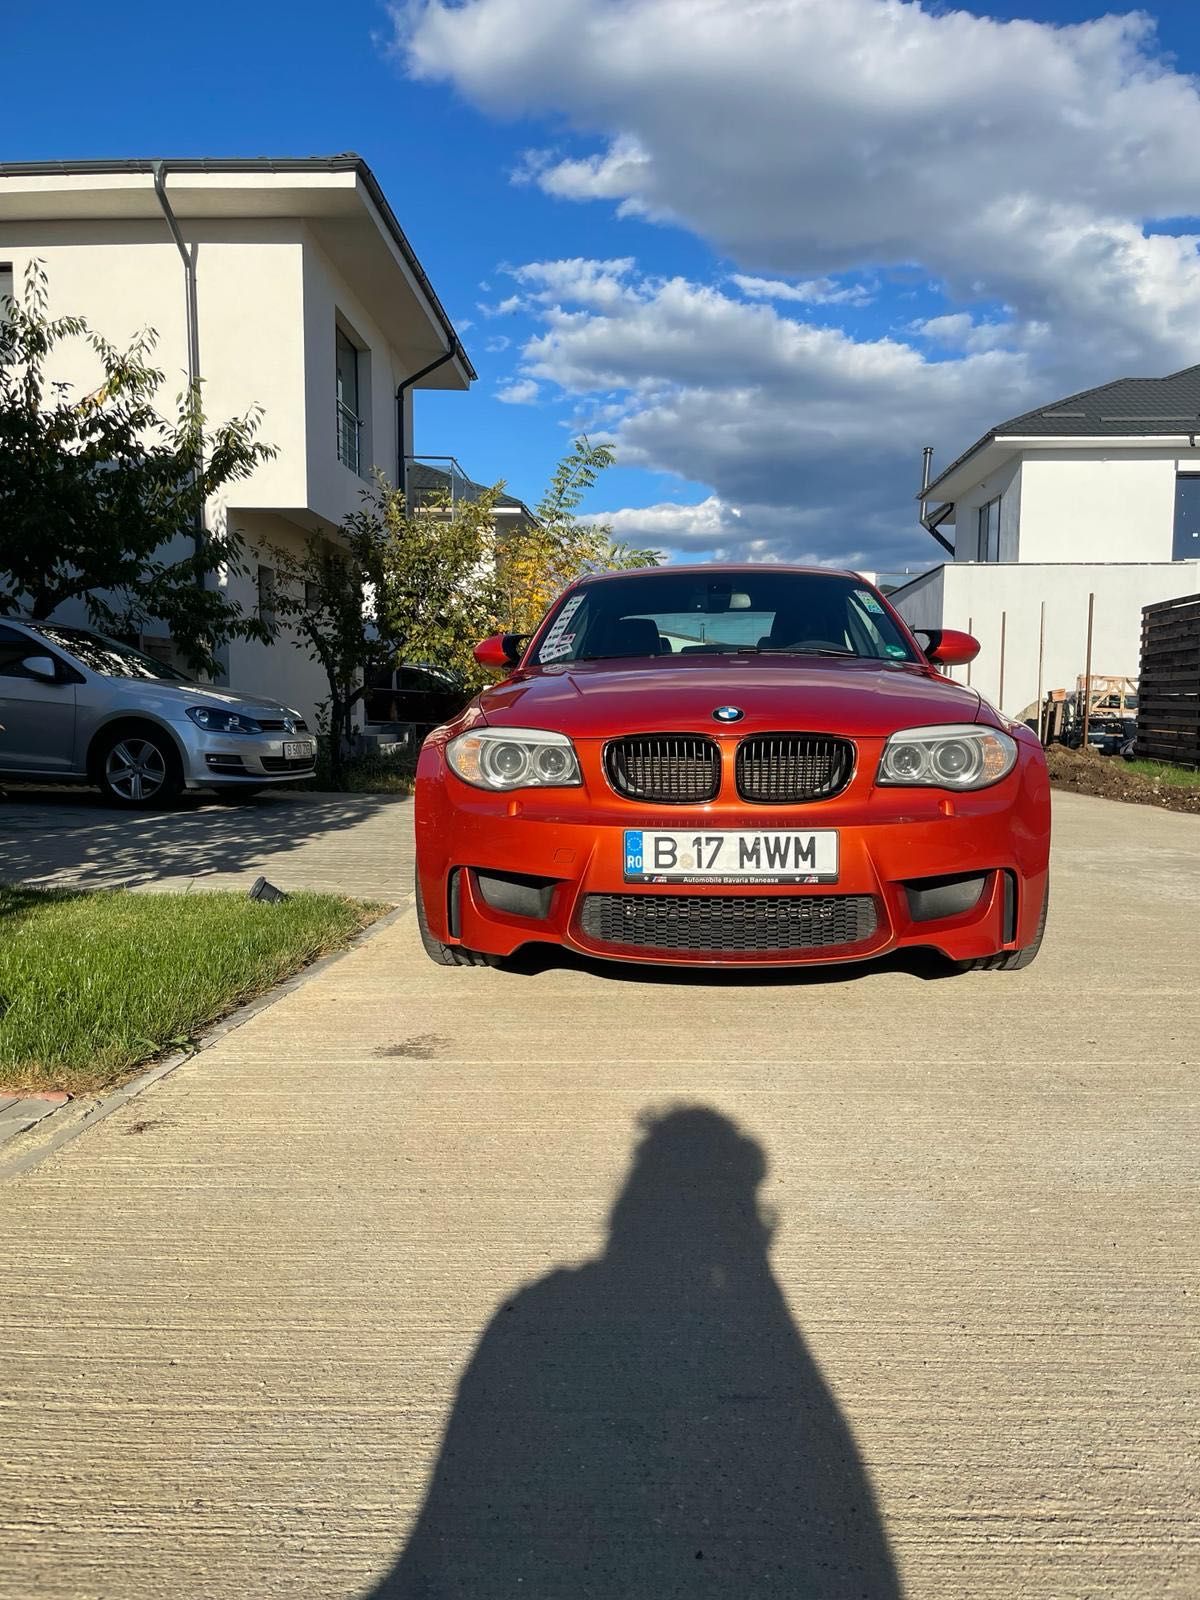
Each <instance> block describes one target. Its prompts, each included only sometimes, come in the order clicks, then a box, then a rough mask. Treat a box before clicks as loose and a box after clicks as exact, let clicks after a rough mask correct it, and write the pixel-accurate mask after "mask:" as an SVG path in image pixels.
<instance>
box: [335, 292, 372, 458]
mask: <svg viewBox="0 0 1200 1600" xmlns="http://www.w3.org/2000/svg"><path fill="white" fill-rule="evenodd" d="M343 349H345V350H346V351H348V352H349V355H350V357H351V361H352V367H353V378H354V403H353V405H351V404H350V401H349V400H348V399H347V398H346V396H345V394H344V392H343V389H342V351H343ZM333 352H334V363H333V369H334V407H335V415H336V418H337V429H336V440H337V458H338V460H339V461H340V462H341V463H342V465H343V466H344V467H345V468H347V470H348V471H350V472H353V473H354V475H355V476H356V477H361V476H362V462H363V445H364V441H365V435H366V423H365V419H364V417H363V378H364V375H365V374H364V369H365V367H366V362H365V360H364V357H365V355H366V354H367V352H366V350H365V349H364V347H363V346H362V345H360V344H358V343H357V342H356V340H355V339H354V338H353V337H352V335H351V334H350V332H349V330H348V329H347V328H346V327H345V326H343V323H342V320H341V318H340V317H339V319H338V320H337V322H335V324H334V339H333Z"/></svg>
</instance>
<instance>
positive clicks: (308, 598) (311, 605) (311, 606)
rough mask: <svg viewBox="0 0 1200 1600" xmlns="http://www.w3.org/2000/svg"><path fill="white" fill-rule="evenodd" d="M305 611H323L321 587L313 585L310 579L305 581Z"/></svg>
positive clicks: (316, 584) (317, 584)
mask: <svg viewBox="0 0 1200 1600" xmlns="http://www.w3.org/2000/svg"><path fill="white" fill-rule="evenodd" d="M304 609H305V610H306V611H319V610H320V609H321V585H320V584H319V583H313V582H312V580H311V579H309V578H305V580H304Z"/></svg>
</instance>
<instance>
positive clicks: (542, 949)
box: [499, 944, 962, 989]
mask: <svg viewBox="0 0 1200 1600" xmlns="http://www.w3.org/2000/svg"><path fill="white" fill-rule="evenodd" d="M499 970H500V971H501V972H504V973H507V974H509V975H511V976H512V977H522V978H540V977H544V976H545V975H547V974H548V973H552V972H570V971H574V972H586V973H589V974H590V975H591V976H592V977H594V978H603V979H605V980H607V981H608V982H609V983H657V984H664V985H666V986H668V987H676V988H688V987H691V988H705V989H712V988H725V989H744V988H775V989H791V988H808V987H814V988H815V987H819V986H820V985H821V984H826V983H850V982H854V981H856V980H862V979H867V978H877V977H880V976H881V975H883V974H884V973H889V972H902V973H906V974H907V975H908V976H909V977H913V978H919V979H920V980H921V981H922V982H923V983H937V982H940V981H941V980H942V979H943V978H956V977H961V976H962V974H961V972H960V970H959V968H958V967H956V966H955V964H954V963H953V962H952V961H948V960H947V959H946V957H945V956H943V955H941V954H940V953H939V952H938V951H937V950H932V949H930V950H925V949H913V950H897V951H893V952H892V953H891V954H889V955H885V956H878V957H876V959H875V960H873V961H839V962H831V963H829V964H828V965H824V966H812V967H698V966H689V967H682V966H681V967H671V966H655V965H654V964H652V963H650V962H640V961H600V960H597V959H596V958H595V957H592V956H585V955H580V954H579V953H578V952H577V951H574V950H568V949H566V948H565V947H564V946H561V945H552V944H527V945H524V946H523V947H522V948H521V949H520V950H518V951H517V952H516V953H515V954H514V955H511V956H509V957H508V958H507V959H506V960H504V961H502V962H501V963H500V964H499Z"/></svg>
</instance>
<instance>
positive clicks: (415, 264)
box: [0, 151, 479, 386]
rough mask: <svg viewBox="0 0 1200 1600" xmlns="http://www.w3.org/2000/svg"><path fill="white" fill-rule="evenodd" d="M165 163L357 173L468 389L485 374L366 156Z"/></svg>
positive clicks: (207, 169)
mask: <svg viewBox="0 0 1200 1600" xmlns="http://www.w3.org/2000/svg"><path fill="white" fill-rule="evenodd" d="M157 164H158V163H157V160H156V159H151V158H148V157H135V158H128V159H121V160H94V161H91V160H89V161H14V162H3V163H0V178H27V177H40V176H49V175H51V174H54V175H58V176H67V175H71V174H78V175H80V176H88V175H102V174H104V173H122V172H130V173H146V174H151V173H153V172H154V170H155V167H156V166H157ZM162 164H163V166H164V167H165V168H166V170H167V172H168V173H170V172H198V173H212V174H214V175H219V174H221V173H234V172H261V173H288V172H331V173H332V172H353V173H354V174H355V176H356V177H357V178H358V179H359V181H360V182H361V183H362V185H363V188H364V189H365V190H366V191H367V193H368V195H369V196H370V198H371V202H372V204H373V206H374V207H375V209H376V211H377V212H378V214H379V217H380V219H381V221H382V223H383V225H384V228H385V230H386V232H387V233H388V234H389V235H390V237H391V239H392V242H393V243H394V244H395V246H396V248H397V250H398V251H399V252H400V255H401V256H402V258H403V260H404V263H405V265H406V266H407V268H408V270H409V272H410V273H411V274H412V277H413V279H414V281H415V283H416V285H417V287H418V290H419V292H420V295H421V297H422V299H424V301H425V303H426V306H427V309H428V311H429V316H430V321H431V322H433V323H435V324H436V325H437V326H438V328H439V329H440V331H441V334H442V337H443V338H444V340H445V342H446V348H447V350H448V351H449V352H451V353H452V354H453V355H454V358H455V363H456V365H457V366H458V368H459V370H460V371H461V373H462V375H463V379H464V386H465V385H467V384H470V383H473V382H474V381H475V379H476V378H478V376H479V374H478V373H477V372H476V371H475V368H474V367H473V366H472V365H471V358H470V357H469V356H468V355H467V352H466V350H465V349H464V347H463V343H462V340H461V339H460V338H459V336H458V333H457V332H456V331H455V327H454V324H453V323H452V322H451V321H450V318H449V315H448V314H447V312H446V308H445V307H444V306H443V305H442V302H441V301H440V300H439V299H438V295H437V291H436V290H435V289H434V287H433V284H432V283H431V282H430V280H429V275H428V273H427V272H426V271H425V268H424V267H423V266H422V265H421V262H420V260H419V258H418V256H417V253H416V251H415V250H414V249H413V247H412V245H411V244H410V243H409V241H408V236H407V235H406V234H405V232H404V229H403V228H402V227H401V226H400V223H399V221H398V220H397V218H396V214H395V212H394V211H393V210H392V208H391V206H390V205H389V203H388V200H387V196H386V195H385V194H384V192H383V189H382V188H381V187H380V184H379V180H378V179H377V178H376V176H375V174H374V173H373V172H372V171H371V168H370V167H369V166H368V165H367V163H366V162H365V161H364V160H363V158H362V157H361V156H360V155H357V154H356V153H355V152H354V151H346V152H344V153H343V154H341V155H335V156H211V157H210V156H199V157H198V156H181V157H179V158H178V159H176V160H172V159H170V158H169V157H163V158H162Z"/></svg>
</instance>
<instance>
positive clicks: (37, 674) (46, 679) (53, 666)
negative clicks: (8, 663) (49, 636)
mask: <svg viewBox="0 0 1200 1600" xmlns="http://www.w3.org/2000/svg"><path fill="white" fill-rule="evenodd" d="M21 665H22V666H23V667H24V668H25V671H26V672H27V673H28V674H29V676H30V677H31V678H37V679H38V680H39V682H41V683H57V682H58V663H57V661H55V659H54V657H53V656H26V657H25V659H24V661H22V663H21Z"/></svg>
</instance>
